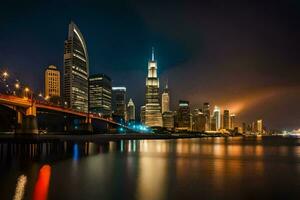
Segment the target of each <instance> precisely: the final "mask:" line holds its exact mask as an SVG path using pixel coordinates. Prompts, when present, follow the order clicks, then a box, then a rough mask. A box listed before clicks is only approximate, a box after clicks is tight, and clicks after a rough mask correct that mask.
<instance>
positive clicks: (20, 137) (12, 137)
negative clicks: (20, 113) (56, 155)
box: [0, 133, 207, 143]
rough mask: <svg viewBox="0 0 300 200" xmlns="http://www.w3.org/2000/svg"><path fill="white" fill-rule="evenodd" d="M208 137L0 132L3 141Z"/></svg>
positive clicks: (101, 140)
mask: <svg viewBox="0 0 300 200" xmlns="http://www.w3.org/2000/svg"><path fill="white" fill-rule="evenodd" d="M201 137H207V136H206V135H203V134H136V133H127V134H78V135H77V134H41V135H34V134H0V143H1V142H20V143H27V142H63V141H71V142H72V141H73V142H103V141H119V140H145V139H180V138H201Z"/></svg>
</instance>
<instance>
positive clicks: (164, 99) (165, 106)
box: [161, 82, 170, 114]
mask: <svg viewBox="0 0 300 200" xmlns="http://www.w3.org/2000/svg"><path fill="white" fill-rule="evenodd" d="M168 111H170V95H169V89H168V82H167V83H166V86H165V89H164V91H163V93H162V95H161V113H162V114H163V113H164V112H168Z"/></svg>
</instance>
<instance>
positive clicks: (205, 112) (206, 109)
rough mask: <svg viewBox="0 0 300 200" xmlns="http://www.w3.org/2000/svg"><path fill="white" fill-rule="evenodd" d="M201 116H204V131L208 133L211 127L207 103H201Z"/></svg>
mask: <svg viewBox="0 0 300 200" xmlns="http://www.w3.org/2000/svg"><path fill="white" fill-rule="evenodd" d="M202 110H203V114H204V116H205V130H206V131H210V130H211V125H210V105H209V103H208V102H206V103H203V109H202Z"/></svg>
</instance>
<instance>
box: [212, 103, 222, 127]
mask: <svg viewBox="0 0 300 200" xmlns="http://www.w3.org/2000/svg"><path fill="white" fill-rule="evenodd" d="M213 123H215V130H216V131H218V130H220V129H221V109H220V108H219V107H218V106H215V108H214V111H213Z"/></svg>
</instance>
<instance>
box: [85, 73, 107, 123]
mask: <svg viewBox="0 0 300 200" xmlns="http://www.w3.org/2000/svg"><path fill="white" fill-rule="evenodd" d="M89 87H90V91H89V92H90V112H92V113H97V114H101V115H102V116H105V117H108V116H110V115H111V96H112V92H111V79H110V78H109V77H108V76H106V75H105V74H95V75H91V76H90V78H89Z"/></svg>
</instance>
